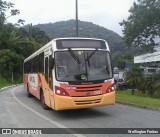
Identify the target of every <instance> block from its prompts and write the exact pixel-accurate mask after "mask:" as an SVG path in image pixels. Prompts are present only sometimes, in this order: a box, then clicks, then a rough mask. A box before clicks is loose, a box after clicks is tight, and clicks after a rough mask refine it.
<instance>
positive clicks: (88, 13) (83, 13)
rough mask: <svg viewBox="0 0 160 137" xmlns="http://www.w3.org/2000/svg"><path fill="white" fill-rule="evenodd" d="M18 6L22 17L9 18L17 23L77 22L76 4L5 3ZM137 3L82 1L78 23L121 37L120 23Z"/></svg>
mask: <svg viewBox="0 0 160 137" xmlns="http://www.w3.org/2000/svg"><path fill="white" fill-rule="evenodd" d="M4 1H7V2H12V3H14V4H15V6H14V7H15V8H16V9H18V10H19V11H20V14H19V15H17V16H14V17H10V18H8V20H7V21H8V22H12V23H16V21H17V20H18V19H23V20H25V25H26V24H30V23H32V24H33V25H36V24H43V23H54V22H58V21H66V20H70V19H75V1H76V0H4ZM134 1H136V0H78V19H79V20H81V21H88V22H92V23H94V24H97V25H99V26H102V27H105V28H107V29H109V30H112V31H114V32H116V33H118V34H119V35H121V36H122V35H123V34H122V27H121V26H120V25H119V23H120V22H121V21H122V20H123V19H127V17H128V16H129V12H128V10H129V9H130V8H131V6H132V5H133V2H134Z"/></svg>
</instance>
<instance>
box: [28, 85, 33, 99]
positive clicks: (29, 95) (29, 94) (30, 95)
mask: <svg viewBox="0 0 160 137" xmlns="http://www.w3.org/2000/svg"><path fill="white" fill-rule="evenodd" d="M27 96H28V97H29V98H30V97H33V95H32V94H31V93H30V92H29V86H28V84H27Z"/></svg>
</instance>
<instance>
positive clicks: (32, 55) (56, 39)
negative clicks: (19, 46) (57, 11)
mask: <svg viewBox="0 0 160 137" xmlns="http://www.w3.org/2000/svg"><path fill="white" fill-rule="evenodd" d="M58 40H97V41H98V40H99V41H104V42H105V43H106V49H107V50H109V47H108V43H107V42H106V41H105V40H104V39H99V38H86V37H84V38H83V37H66V38H55V39H52V40H51V41H50V42H48V43H47V44H46V45H44V46H43V47H41V48H40V49H39V50H37V51H36V52H34V53H33V54H31V55H30V56H29V57H27V58H26V59H25V60H24V62H26V61H28V60H30V59H32V58H33V57H35V56H36V55H37V54H40V53H42V51H44V50H45V49H46V48H48V47H50V46H52V44H53V43H55V42H56V41H58Z"/></svg>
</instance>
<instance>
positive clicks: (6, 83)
mask: <svg viewBox="0 0 160 137" xmlns="http://www.w3.org/2000/svg"><path fill="white" fill-rule="evenodd" d="M13 84H15V83H12V82H9V81H7V80H5V79H4V78H2V77H1V75H0V89H1V88H3V87H6V86H10V85H13Z"/></svg>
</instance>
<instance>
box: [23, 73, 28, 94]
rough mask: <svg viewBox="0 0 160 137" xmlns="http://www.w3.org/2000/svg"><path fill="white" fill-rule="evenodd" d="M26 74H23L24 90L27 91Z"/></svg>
mask: <svg viewBox="0 0 160 137" xmlns="http://www.w3.org/2000/svg"><path fill="white" fill-rule="evenodd" d="M27 83H28V74H24V75H23V84H24V90H25V92H26V93H27Z"/></svg>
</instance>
